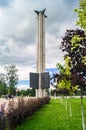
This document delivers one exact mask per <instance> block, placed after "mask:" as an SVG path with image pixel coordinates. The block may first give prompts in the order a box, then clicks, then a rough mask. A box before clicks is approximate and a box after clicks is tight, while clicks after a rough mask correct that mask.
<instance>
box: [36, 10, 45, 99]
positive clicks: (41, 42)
mask: <svg viewBox="0 0 86 130" xmlns="http://www.w3.org/2000/svg"><path fill="white" fill-rule="evenodd" d="M45 10H46V9H44V10H42V11H36V10H35V12H36V14H37V21H38V43H37V73H39V88H38V89H36V95H37V96H38V97H42V96H43V94H44V90H43V89H42V88H41V73H43V72H45V18H46V15H45Z"/></svg>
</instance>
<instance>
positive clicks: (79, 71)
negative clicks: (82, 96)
mask: <svg viewBox="0 0 86 130" xmlns="http://www.w3.org/2000/svg"><path fill="white" fill-rule="evenodd" d="M61 49H62V50H63V51H65V52H66V54H65V58H67V57H69V58H70V61H69V63H68V64H69V66H70V68H71V70H70V71H71V80H72V84H73V85H78V86H79V87H80V88H81V89H82V91H83V90H84V89H85V85H86V78H85V76H86V59H85V57H86V39H85V33H84V31H83V30H79V29H76V30H67V31H66V33H65V36H64V38H63V40H62V43H61Z"/></svg>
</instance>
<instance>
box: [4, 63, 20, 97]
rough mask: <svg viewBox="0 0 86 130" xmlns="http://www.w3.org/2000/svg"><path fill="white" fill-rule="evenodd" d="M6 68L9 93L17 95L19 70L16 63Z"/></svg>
mask: <svg viewBox="0 0 86 130" xmlns="http://www.w3.org/2000/svg"><path fill="white" fill-rule="evenodd" d="M5 70H6V80H7V83H8V87H9V94H11V95H15V91H16V88H15V85H16V84H17V82H18V74H17V72H18V70H17V68H16V66H15V65H10V66H5Z"/></svg>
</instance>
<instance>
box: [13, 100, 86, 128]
mask: <svg viewBox="0 0 86 130" xmlns="http://www.w3.org/2000/svg"><path fill="white" fill-rule="evenodd" d="M71 102H72V117H70V111H69V104H70V99H67V104H68V105H67V106H68V107H67V110H66V105H65V104H66V99H63V102H62V103H61V101H60V99H52V100H51V101H50V103H49V104H47V105H45V106H44V107H43V108H42V109H40V110H39V111H38V112H36V113H35V114H34V115H33V116H31V117H29V118H27V120H25V122H24V123H23V124H22V125H20V126H17V128H16V129H15V130H82V124H81V123H82V121H81V109H80V99H72V100H71ZM84 104H85V106H84V108H85V113H86V99H84ZM85 117H86V115H85Z"/></svg>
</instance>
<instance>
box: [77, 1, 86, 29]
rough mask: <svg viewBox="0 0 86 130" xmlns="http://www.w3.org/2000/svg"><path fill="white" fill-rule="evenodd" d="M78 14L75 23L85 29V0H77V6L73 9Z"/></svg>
mask: <svg viewBox="0 0 86 130" xmlns="http://www.w3.org/2000/svg"><path fill="white" fill-rule="evenodd" d="M75 12H77V14H78V20H77V22H76V24H77V25H80V27H81V28H83V29H85V30H86V0H79V8H78V9H75Z"/></svg>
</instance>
